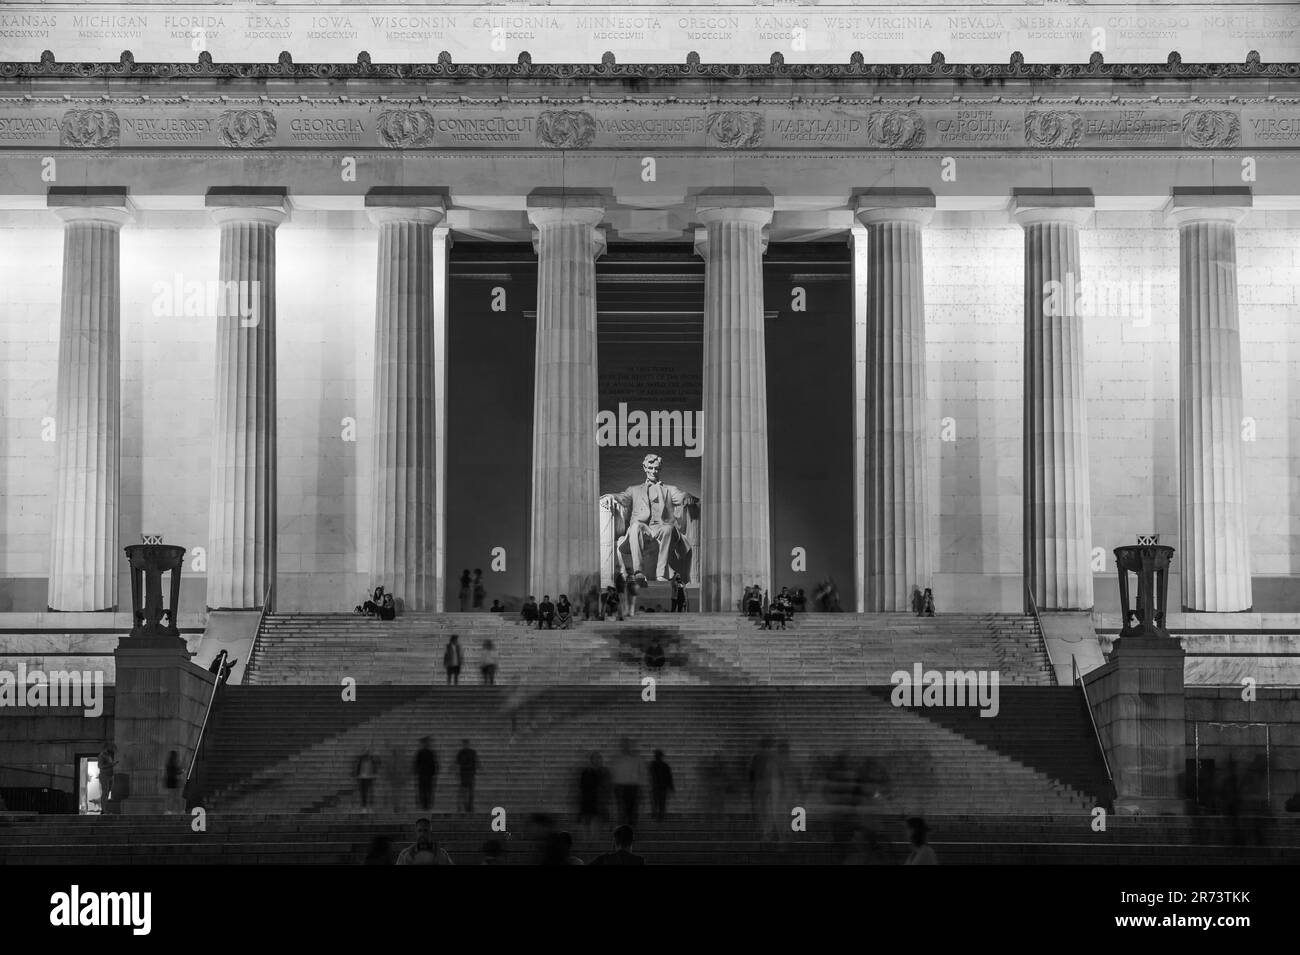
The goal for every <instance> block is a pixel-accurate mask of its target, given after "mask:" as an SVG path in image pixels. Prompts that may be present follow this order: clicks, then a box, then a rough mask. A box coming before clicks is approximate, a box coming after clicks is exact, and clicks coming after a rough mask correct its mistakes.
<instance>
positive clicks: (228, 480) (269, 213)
mask: <svg viewBox="0 0 1300 955" xmlns="http://www.w3.org/2000/svg"><path fill="white" fill-rule="evenodd" d="M208 206H209V207H210V209H211V213H212V218H213V220H214V221H215V222H216V223H217V224H218V225H220V227H221V259H220V272H219V278H220V281H221V282H223V283H225V284H224V285H223V288H224V289H225V290H226V294H225V295H223V296H221V301H222V302H223V307H221V308H219V309H218V311H219V312H220V314H218V315H217V316H216V325H217V340H216V354H217V362H216V364H217V367H216V422H215V424H214V427H213V446H212V480H211V484H210V486H209V489H208V494H209V500H210V507H209V512H208V562H207V567H208V596H207V604H208V606H209V607H211V608H213V609H223V610H250V609H255V608H258V607H261V606H262V603H263V600H264V598H265V597H266V593H267V588H268V586H269V585H270V584H272V583H273V582H274V580H275V557H276V553H275V551H276V507H275V505H276V480H275V475H276V422H275V415H276V401H275V381H276V374H275V230H276V227H277V226H279V225H280V223H281V222H283V221H284V220H285V218H286V217H287V215H288V208H287V204H286V201H285V199H284V198H283V196H280V197H279V198H276V197H274V196H271V195H265V194H260V193H258V194H253V195H238V194H224V193H223V194H221V195H212V194H209V196H208ZM232 283H233V284H232Z"/></svg>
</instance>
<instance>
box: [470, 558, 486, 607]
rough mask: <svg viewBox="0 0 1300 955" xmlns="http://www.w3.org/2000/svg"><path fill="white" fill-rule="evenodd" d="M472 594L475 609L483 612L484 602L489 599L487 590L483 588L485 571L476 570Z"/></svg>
mask: <svg viewBox="0 0 1300 955" xmlns="http://www.w3.org/2000/svg"><path fill="white" fill-rule="evenodd" d="M472 593H473V598H474V609H475V610H478V611H482V609H483V600H484V598H486V597H487V588H486V587H485V586H483V571H482V570H480V569H477V568H476V569H475V570H474V584H473V587H472Z"/></svg>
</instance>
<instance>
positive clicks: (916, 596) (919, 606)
mask: <svg viewBox="0 0 1300 955" xmlns="http://www.w3.org/2000/svg"><path fill="white" fill-rule="evenodd" d="M924 611H925V597H924V596H923V595H922V593H921V588H920V587H918V586H916V584H913V585H912V612H913V613H915V614H916V615H917V616H918V617H919V616H921V614H922V613H923V612H924Z"/></svg>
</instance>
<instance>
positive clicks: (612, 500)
mask: <svg viewBox="0 0 1300 955" xmlns="http://www.w3.org/2000/svg"><path fill="white" fill-rule="evenodd" d="M600 506H601V509H602V510H606V511H609V512H611V513H612V514H613V515H614V539H615V540H618V539H619V538H621V537H622V536H623V535H624V534H626V533H627V515H628V509H627V508H626V507H624V506H623V501H622V500H621V499H620V498H619V495H617V494H602V495H601V496H600Z"/></svg>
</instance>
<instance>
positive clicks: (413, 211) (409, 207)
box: [365, 186, 447, 225]
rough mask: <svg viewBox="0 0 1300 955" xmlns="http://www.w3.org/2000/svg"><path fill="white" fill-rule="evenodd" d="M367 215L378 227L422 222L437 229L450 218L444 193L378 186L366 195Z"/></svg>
mask: <svg viewBox="0 0 1300 955" xmlns="http://www.w3.org/2000/svg"><path fill="white" fill-rule="evenodd" d="M365 208H366V215H367V216H369V218H370V221H371V222H373V223H374V224H375V225H383V224H384V223H386V222H423V223H428V224H430V225H438V224H439V223H440V222H442V221H443V220H444V219H445V218H446V216H447V202H446V199H445V197H444V194H443V193H442V192H438V191H435V190H431V189H410V188H406V187H403V186H376V187H375V188H374V189H371V190H370V191H368V192H367V193H366V196H365Z"/></svg>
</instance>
